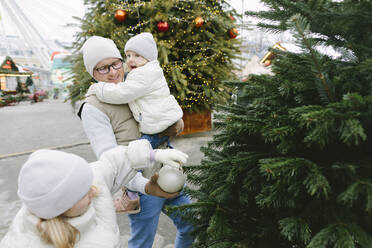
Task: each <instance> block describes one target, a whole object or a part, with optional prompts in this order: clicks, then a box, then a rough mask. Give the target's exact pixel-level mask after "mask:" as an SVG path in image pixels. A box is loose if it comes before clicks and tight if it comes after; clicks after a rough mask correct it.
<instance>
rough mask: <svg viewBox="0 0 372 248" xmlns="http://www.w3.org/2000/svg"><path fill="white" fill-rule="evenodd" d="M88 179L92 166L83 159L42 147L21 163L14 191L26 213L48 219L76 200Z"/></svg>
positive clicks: (88, 181)
mask: <svg viewBox="0 0 372 248" xmlns="http://www.w3.org/2000/svg"><path fill="white" fill-rule="evenodd" d="M92 182H93V171H92V168H90V166H89V164H88V162H87V161H85V160H84V159H83V158H81V157H79V156H77V155H74V154H71V153H66V152H61V151H54V150H46V149H43V150H38V151H36V152H34V153H32V154H31V155H30V157H29V158H28V160H27V161H26V163H25V164H24V165H23V167H22V169H21V171H20V173H19V176H18V192H17V193H18V196H19V198H20V199H21V201H22V202H23V203H24V204H25V205H26V207H27V208H28V210H30V212H32V213H33V214H35V215H36V216H38V217H40V218H43V219H51V218H54V217H56V216H59V215H61V214H62V213H64V212H66V211H67V210H69V209H70V208H71V207H72V206H74V205H75V204H76V203H77V202H78V201H80V200H81V199H82V198H83V197H84V196H85V195H86V194H87V193H88V192H89V190H90V188H91V186H92Z"/></svg>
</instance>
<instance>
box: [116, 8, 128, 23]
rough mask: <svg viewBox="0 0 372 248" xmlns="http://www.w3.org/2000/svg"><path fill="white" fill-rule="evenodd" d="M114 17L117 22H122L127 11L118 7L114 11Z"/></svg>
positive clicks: (125, 17)
mask: <svg viewBox="0 0 372 248" xmlns="http://www.w3.org/2000/svg"><path fill="white" fill-rule="evenodd" d="M114 18H115V20H117V21H118V22H123V21H125V19H127V12H126V11H125V10H123V9H118V10H116V11H115V14H114Z"/></svg>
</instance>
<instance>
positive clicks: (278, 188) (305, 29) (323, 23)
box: [182, 0, 372, 248]
mask: <svg viewBox="0 0 372 248" xmlns="http://www.w3.org/2000/svg"><path fill="white" fill-rule="evenodd" d="M263 2H265V3H266V6H267V7H268V9H267V10H265V11H262V12H259V13H252V12H249V13H247V15H250V16H255V17H258V18H261V24H260V25H259V26H261V27H263V28H265V29H267V30H268V31H273V32H281V31H285V30H291V31H292V34H293V35H294V37H295V39H296V41H297V46H298V47H299V48H300V50H301V52H298V53H291V52H288V51H279V50H274V51H273V52H274V54H275V55H276V57H275V59H274V60H273V64H272V66H271V70H272V72H273V75H251V76H250V77H249V79H248V81H247V82H244V83H239V82H237V83H232V84H235V85H236V86H238V87H240V88H241V91H240V94H239V98H238V100H237V102H236V103H231V104H230V105H228V106H221V107H220V109H219V111H218V113H220V114H219V115H216V118H217V121H216V123H215V127H216V128H217V129H218V130H219V131H218V133H217V134H216V135H215V136H214V138H213V140H212V141H211V142H210V143H209V144H208V146H207V147H205V148H203V151H204V153H205V158H204V159H203V160H202V162H201V164H200V165H195V166H190V167H189V168H187V173H188V180H189V182H190V183H191V185H193V187H190V188H189V193H190V194H191V196H192V198H193V199H194V201H195V202H194V203H193V204H191V205H189V206H184V207H183V208H182V209H183V210H185V211H184V213H186V216H185V217H186V218H187V219H188V220H189V221H192V222H193V223H194V225H195V232H194V235H195V237H196V239H195V243H194V246H195V247H226V248H228V247H229V248H230V247H276V248H279V247H283V248H289V247H296V248H297V247H307V248H329V247H334V248H336V247H337V248H341V247H342V248H352V247H353V248H356V247H359V248H366V247H372V152H371V151H372V83H371V82H372V59H371V55H372V46H371V44H372V33H371V32H370V27H371V24H372V22H371V18H370V13H371V10H372V3H371V1H351V0H345V1H331V0H319V1H316V0H311V1H309V0H299V1H288V0H272V1H269V0H265V1H263ZM324 51H326V52H324ZM330 51H331V52H330Z"/></svg>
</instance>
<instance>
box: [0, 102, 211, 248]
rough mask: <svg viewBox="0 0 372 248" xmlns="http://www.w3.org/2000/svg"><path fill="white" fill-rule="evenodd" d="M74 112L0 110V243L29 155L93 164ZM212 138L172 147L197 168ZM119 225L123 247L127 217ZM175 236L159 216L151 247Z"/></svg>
mask: <svg viewBox="0 0 372 248" xmlns="http://www.w3.org/2000/svg"><path fill="white" fill-rule="evenodd" d="M74 111H75V110H74V109H73V108H72V107H71V105H70V104H69V103H63V102H62V101H58V100H46V101H44V102H41V103H35V104H29V103H22V104H20V105H16V106H9V107H3V108H0V141H1V142H0V171H1V172H0V239H1V238H2V236H3V235H4V232H5V231H6V229H7V227H8V225H9V223H10V221H11V218H12V217H13V216H14V214H15V213H16V211H17V209H18V208H19V206H20V204H19V200H18V198H17V195H16V190H17V185H16V182H17V176H18V172H19V169H20V168H21V166H22V164H23V163H24V162H25V161H26V159H27V157H28V155H29V154H30V153H31V152H32V151H34V150H36V149H40V148H54V149H60V150H63V151H66V152H71V153H74V154H77V155H79V156H81V157H83V158H85V159H86V160H87V161H88V162H92V161H95V160H96V158H95V156H94V153H93V151H92V150H91V148H90V145H89V143H88V139H87V138H86V136H85V134H84V131H83V129H82V126H81V123H80V120H79V118H78V117H77V116H76V115H75V113H74ZM211 136H212V132H205V133H198V134H191V135H185V136H181V137H177V138H176V139H175V140H174V141H172V144H173V145H174V147H176V148H177V149H180V150H181V151H184V152H186V153H188V154H189V156H190V159H189V161H188V163H187V164H197V163H199V162H200V160H201V158H202V157H203V154H202V153H201V152H200V147H201V146H203V145H205V144H206V143H207V142H208V141H209V140H210V139H211ZM118 221H119V225H120V230H121V234H122V239H123V242H124V243H126V241H127V239H128V237H129V224H128V217H127V216H126V215H120V216H118ZM175 233H176V230H175V228H174V226H173V224H172V222H171V221H170V219H168V217H167V216H165V215H162V216H161V217H160V221H159V227H158V232H157V236H156V239H155V243H154V247H159V248H160V247H164V248H171V247H173V245H172V243H173V242H174V238H175Z"/></svg>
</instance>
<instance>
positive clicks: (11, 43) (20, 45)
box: [0, 0, 84, 70]
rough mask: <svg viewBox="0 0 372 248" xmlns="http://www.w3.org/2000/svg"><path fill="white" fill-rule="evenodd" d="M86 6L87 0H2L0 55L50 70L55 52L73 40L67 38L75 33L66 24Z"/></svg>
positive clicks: (81, 12)
mask: <svg viewBox="0 0 372 248" xmlns="http://www.w3.org/2000/svg"><path fill="white" fill-rule="evenodd" d="M83 9H84V7H83V0H74V1H71V0H48V1H45V0H1V1H0V37H1V40H0V52H1V54H0V55H4V54H5V55H9V56H11V57H12V56H14V57H18V58H20V57H22V59H23V61H24V62H23V63H24V64H27V65H33V66H34V67H40V68H42V69H45V70H49V69H50V68H51V58H52V57H51V56H52V54H53V53H55V52H56V51H61V50H63V49H64V46H66V45H68V43H71V42H72V38H71V39H70V40H69V41H68V43H67V42H65V41H63V38H66V37H70V36H71V34H69V33H68V31H69V30H68V28H66V27H63V25H66V24H67V23H68V22H69V20H72V16H78V17H81V16H82V14H83ZM66 17H71V18H70V19H68V18H66ZM35 60H37V62H35Z"/></svg>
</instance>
